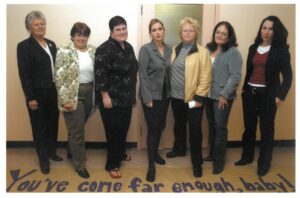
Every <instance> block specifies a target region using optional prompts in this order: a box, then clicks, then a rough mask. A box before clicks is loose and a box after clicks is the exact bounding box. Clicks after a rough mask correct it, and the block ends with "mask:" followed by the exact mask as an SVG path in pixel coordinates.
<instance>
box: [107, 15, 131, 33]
mask: <svg viewBox="0 0 300 198" xmlns="http://www.w3.org/2000/svg"><path fill="white" fill-rule="evenodd" d="M108 25H109V29H110V31H111V32H112V31H113V29H114V27H116V26H118V25H126V26H127V23H126V20H125V19H124V18H123V17H121V16H114V17H113V18H111V19H110V20H109V23H108Z"/></svg>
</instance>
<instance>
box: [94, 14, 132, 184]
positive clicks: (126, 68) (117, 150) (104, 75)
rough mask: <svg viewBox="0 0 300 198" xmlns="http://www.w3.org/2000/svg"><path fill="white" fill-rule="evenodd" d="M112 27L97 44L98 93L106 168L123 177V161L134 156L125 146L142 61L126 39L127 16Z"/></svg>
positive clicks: (112, 175) (117, 20) (118, 176)
mask: <svg viewBox="0 0 300 198" xmlns="http://www.w3.org/2000/svg"><path fill="white" fill-rule="evenodd" d="M109 28H110V37H109V39H108V40H107V41H106V42H104V43H103V44H101V45H100V46H99V47H98V48H97V51H96V55H95V56H96V57H95V96H96V103H97V104H98V105H99V109H100V113H101V117H102V121H103V124H104V127H105V134H106V139H107V161H106V166H105V169H106V170H107V171H108V172H109V174H110V176H111V177H112V178H115V179H117V178H120V177H121V173H120V170H119V168H120V165H121V161H122V160H126V161H129V160H130V159H131V157H130V156H128V155H127V154H126V153H125V146H126V137H127V132H128V129H129V124H130V120H131V113H132V106H133V104H134V103H135V102H136V91H135V89H136V78H137V68H138V63H137V60H136V58H135V55H134V51H133V48H132V46H131V45H130V44H129V43H128V42H126V39H127V36H128V32H127V23H126V21H125V19H124V18H123V17H120V16H115V17H113V18H112V19H111V20H110V21H109Z"/></svg>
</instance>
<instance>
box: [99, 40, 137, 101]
mask: <svg viewBox="0 0 300 198" xmlns="http://www.w3.org/2000/svg"><path fill="white" fill-rule="evenodd" d="M137 69H138V62H137V60H136V57H135V55H134V51H133V48H132V46H131V45H130V44H129V43H127V42H126V41H125V45H124V49H123V48H122V47H121V45H120V43H119V42H117V41H116V40H114V39H113V38H111V37H110V38H109V39H108V40H107V41H106V42H104V43H103V44H101V45H100V46H99V47H98V48H97V50H96V54H95V95H96V104H99V105H102V96H101V91H107V92H108V93H109V96H110V98H111V100H112V105H113V106H118V107H128V106H131V105H132V104H134V103H136V91H135V87H136V78H137Z"/></svg>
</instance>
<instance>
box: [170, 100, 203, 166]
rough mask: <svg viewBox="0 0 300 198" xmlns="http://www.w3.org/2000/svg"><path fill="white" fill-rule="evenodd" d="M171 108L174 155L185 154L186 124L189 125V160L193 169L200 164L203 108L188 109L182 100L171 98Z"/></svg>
mask: <svg viewBox="0 0 300 198" xmlns="http://www.w3.org/2000/svg"><path fill="white" fill-rule="evenodd" d="M171 106H172V109H173V114H174V120H175V124H174V136H175V141H174V144H173V151H175V152H176V153H185V152H186V139H187V138H186V137H187V122H188V123H189V141H190V150H191V160H192V164H193V166H194V167H201V164H202V127H201V122H202V115H203V107H200V108H192V109H189V107H188V104H187V103H184V100H180V99H175V98H171Z"/></svg>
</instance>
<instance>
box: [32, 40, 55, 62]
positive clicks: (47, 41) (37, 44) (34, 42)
mask: <svg viewBox="0 0 300 198" xmlns="http://www.w3.org/2000/svg"><path fill="white" fill-rule="evenodd" d="M44 39H45V41H46V43H47V45H48V47H49V49H50V52H51V54H52V56H53V57H55V54H56V51H55V48H54V46H53V45H52V43H51V42H50V40H48V39H46V38H44ZM29 40H30V42H32V43H33V44H34V45H35V46H37V47H38V48H40V49H41V50H42V52H43V53H44V54H46V55H48V54H47V52H46V51H45V49H44V48H43V47H42V46H41V45H40V44H39V43H38V41H37V40H36V39H35V38H34V37H33V36H32V35H30V37H29Z"/></svg>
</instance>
